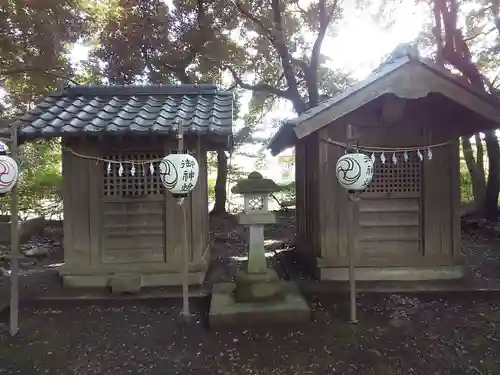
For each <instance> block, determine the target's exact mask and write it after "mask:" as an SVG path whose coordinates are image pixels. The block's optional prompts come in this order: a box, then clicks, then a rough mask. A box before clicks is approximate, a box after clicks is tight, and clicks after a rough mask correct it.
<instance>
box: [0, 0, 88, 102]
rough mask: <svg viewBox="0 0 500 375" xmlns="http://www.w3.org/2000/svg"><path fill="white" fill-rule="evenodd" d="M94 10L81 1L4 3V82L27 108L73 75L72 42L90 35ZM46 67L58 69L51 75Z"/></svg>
mask: <svg viewBox="0 0 500 375" xmlns="http://www.w3.org/2000/svg"><path fill="white" fill-rule="evenodd" d="M88 11H89V9H88V8H87V7H86V5H85V3H83V1H79V0H62V1H50V0H24V1H19V0H6V1H5V2H4V3H2V6H1V7H0V35H1V37H0V80H1V84H0V86H3V87H4V88H5V89H6V90H7V91H8V93H9V96H10V99H11V101H12V104H13V106H14V108H15V109H17V110H18V111H24V110H25V109H26V108H28V106H29V104H30V103H32V102H33V101H34V100H36V99H38V98H39V97H40V96H41V95H43V94H45V93H47V92H50V91H53V90H54V89H56V87H57V82H58V81H59V82H61V81H60V77H59V76H71V67H70V66H69V61H68V56H67V52H68V50H67V47H68V45H70V44H71V43H75V42H77V41H78V40H81V39H83V38H85V37H86V35H87V33H88V32H89V31H90V30H91V28H90V22H89V21H90V14H89V12H88ZM46 72H57V73H55V74H47V73H46Z"/></svg>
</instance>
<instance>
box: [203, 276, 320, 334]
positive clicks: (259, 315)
mask: <svg viewBox="0 0 500 375" xmlns="http://www.w3.org/2000/svg"><path fill="white" fill-rule="evenodd" d="M235 288H236V284H235V283H219V284H215V285H214V287H213V289H212V300H211V303H210V313H209V321H210V326H211V327H216V326H224V325H232V324H234V325H256V324H262V323H265V324H286V323H297V322H304V321H308V320H310V319H311V310H310V308H309V305H308V304H307V302H306V300H305V299H304V297H303V296H302V294H301V293H300V291H299V289H298V288H297V286H296V285H295V284H294V283H290V282H283V285H282V288H283V292H284V295H285V298H284V299H282V300H281V301H267V302H236V300H235V298H234V290H235Z"/></svg>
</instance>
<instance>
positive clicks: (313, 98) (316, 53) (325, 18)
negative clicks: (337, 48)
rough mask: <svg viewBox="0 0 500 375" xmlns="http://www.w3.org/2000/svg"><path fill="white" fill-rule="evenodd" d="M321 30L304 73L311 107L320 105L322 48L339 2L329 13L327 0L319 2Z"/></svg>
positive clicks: (334, 3)
mask: <svg viewBox="0 0 500 375" xmlns="http://www.w3.org/2000/svg"><path fill="white" fill-rule="evenodd" d="M318 5H319V28H318V36H317V37H316V40H315V41H314V45H313V48H312V52H311V62H310V63H309V67H308V69H307V70H306V71H305V72H304V73H305V79H306V82H307V92H308V95H309V107H314V106H316V105H318V103H319V89H318V68H319V59H320V57H321V46H322V44H323V41H324V39H325V36H326V30H327V29H328V25H329V24H330V22H331V20H332V18H333V14H334V13H335V10H336V9H337V0H335V1H334V2H333V5H332V9H331V10H330V12H327V9H326V0H319V4H318Z"/></svg>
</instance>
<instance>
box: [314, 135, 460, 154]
mask: <svg viewBox="0 0 500 375" xmlns="http://www.w3.org/2000/svg"><path fill="white" fill-rule="evenodd" d="M323 140H324V141H325V142H327V143H329V144H333V145H335V146H339V147H343V148H346V149H347V144H346V143H342V142H338V141H334V140H333V139H331V138H323ZM450 142H451V141H447V142H443V143H436V144H433V145H427V146H410V147H404V148H403V147H375V146H359V145H355V146H354V147H353V148H356V149H358V150H361V151H367V152H409V151H420V150H425V149H429V148H436V147H443V146H446V145H448V144H450Z"/></svg>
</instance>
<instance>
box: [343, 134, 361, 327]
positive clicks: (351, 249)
mask: <svg viewBox="0 0 500 375" xmlns="http://www.w3.org/2000/svg"><path fill="white" fill-rule="evenodd" d="M353 139H354V137H353V134H352V125H350V124H349V125H347V144H346V147H347V152H352V141H353ZM347 194H348V198H349V201H348V203H347V212H348V214H347V220H348V225H349V230H348V231H349V233H348V236H347V237H348V258H349V297H350V298H349V299H350V320H349V323H352V324H355V323H357V322H358V319H357V316H356V315H357V314H356V274H355V260H356V242H357V231H356V227H357V224H358V201H359V196H358V195H357V193H356V192H348V193H347Z"/></svg>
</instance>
